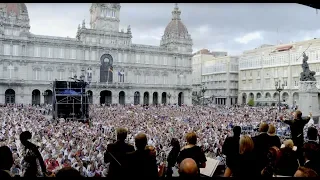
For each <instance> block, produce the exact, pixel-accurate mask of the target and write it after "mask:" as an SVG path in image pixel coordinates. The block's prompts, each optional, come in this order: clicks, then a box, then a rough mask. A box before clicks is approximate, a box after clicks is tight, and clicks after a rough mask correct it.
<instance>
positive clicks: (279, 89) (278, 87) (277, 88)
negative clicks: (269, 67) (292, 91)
mask: <svg viewBox="0 0 320 180" xmlns="http://www.w3.org/2000/svg"><path fill="white" fill-rule="evenodd" d="M280 83H281V81H280V80H278V81H276V82H275V85H274V86H275V88H276V91H277V92H279V104H278V106H279V112H280V111H281V107H280V104H281V98H280V93H281V91H283V89H284V84H282V85H281V84H280Z"/></svg>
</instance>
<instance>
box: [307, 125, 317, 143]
mask: <svg viewBox="0 0 320 180" xmlns="http://www.w3.org/2000/svg"><path fill="white" fill-rule="evenodd" d="M307 137H308V139H309V140H314V141H316V140H317V138H318V130H317V129H316V128H314V127H309V128H308V132H307Z"/></svg>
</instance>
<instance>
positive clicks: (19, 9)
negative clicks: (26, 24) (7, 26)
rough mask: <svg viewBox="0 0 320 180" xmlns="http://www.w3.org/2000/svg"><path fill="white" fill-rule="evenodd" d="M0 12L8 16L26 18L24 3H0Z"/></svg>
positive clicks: (26, 12) (26, 11)
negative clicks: (23, 16)
mask: <svg viewBox="0 0 320 180" xmlns="http://www.w3.org/2000/svg"><path fill="white" fill-rule="evenodd" d="M0 10H1V11H2V12H4V13H6V14H7V15H8V16H10V15H11V16H16V17H20V16H21V15H27V16H28V10H27V6H26V5H25V4H24V3H0Z"/></svg>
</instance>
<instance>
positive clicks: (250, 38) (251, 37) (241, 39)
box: [235, 32, 263, 44]
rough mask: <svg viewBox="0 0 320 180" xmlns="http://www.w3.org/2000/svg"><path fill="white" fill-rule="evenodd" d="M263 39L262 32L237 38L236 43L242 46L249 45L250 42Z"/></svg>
mask: <svg viewBox="0 0 320 180" xmlns="http://www.w3.org/2000/svg"><path fill="white" fill-rule="evenodd" d="M257 39H263V37H262V36H261V33H260V32H252V33H248V34H246V35H244V36H242V37H239V38H236V39H235V41H236V42H239V43H241V44H248V43H249V42H250V41H253V40H257Z"/></svg>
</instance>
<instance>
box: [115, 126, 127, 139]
mask: <svg viewBox="0 0 320 180" xmlns="http://www.w3.org/2000/svg"><path fill="white" fill-rule="evenodd" d="M116 132H117V140H118V141H124V140H126V138H127V134H128V130H127V129H125V128H118V129H117V130H116Z"/></svg>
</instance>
